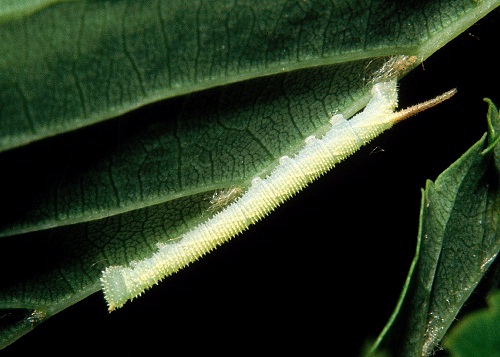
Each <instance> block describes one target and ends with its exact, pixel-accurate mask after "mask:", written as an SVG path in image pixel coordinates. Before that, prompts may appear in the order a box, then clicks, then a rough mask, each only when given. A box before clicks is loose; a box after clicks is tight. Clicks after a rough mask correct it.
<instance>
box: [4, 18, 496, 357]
mask: <svg viewBox="0 0 500 357" xmlns="http://www.w3.org/2000/svg"><path fill="white" fill-rule="evenodd" d="M499 34H500V12H499V11H494V12H493V13H491V14H490V15H488V16H487V17H485V18H484V19H483V20H481V21H479V22H478V23H477V24H475V25H473V26H472V27H471V28H470V29H468V30H466V31H465V32H464V33H463V34H462V35H461V36H459V37H457V38H456V39H455V40H453V41H452V42H451V43H449V44H447V45H446V46H445V47H443V48H442V49H441V50H439V51H438V52H437V53H435V54H434V55H433V56H432V57H431V58H429V59H428V60H426V61H425V62H424V64H423V65H422V66H420V67H419V68H416V69H415V70H413V71H412V72H411V73H410V74H409V75H407V76H406V77H405V78H403V79H402V80H401V81H400V108H403V107H407V106H409V105H412V104H415V103H418V102H420V101H423V100H426V99H429V98H431V97H434V96H435V95H438V94H440V93H442V92H444V91H446V90H448V89H451V88H454V87H456V88H457V89H458V94H457V95H456V96H454V97H453V98H452V99H450V100H449V101H447V102H444V103H443V104H441V105H439V106H438V107H435V108H432V109H430V110H428V111H427V112H424V113H422V114H419V115H418V116H416V117H414V118H411V119H409V120H408V121H406V122H403V123H401V124H399V125H398V126H396V127H394V128H393V129H391V130H390V131H389V132H387V133H386V134H384V135H383V136H381V137H379V138H378V139H377V140H376V141H374V142H373V143H371V144H369V145H368V146H367V147H365V148H364V149H363V150H361V151H359V152H358V153H357V154H356V155H355V156H354V157H351V158H350V159H348V160H347V161H346V162H344V163H342V164H340V165H337V167H336V168H335V169H334V170H332V171H331V172H330V173H329V174H327V175H326V176H324V177H322V178H321V179H320V180H318V181H317V182H315V183H314V184H312V185H311V186H310V187H308V188H307V189H306V190H304V191H303V192H302V193H300V194H299V195H298V196H296V197H295V198H293V199H292V200H290V201H289V202H287V203H286V204H284V205H283V206H282V207H280V208H279V209H277V210H276V211H275V212H274V214H272V215H271V216H269V217H268V218H266V219H265V220H264V221H262V222H260V223H259V224H257V225H256V226H254V227H252V228H251V229H250V230H249V231H248V232H246V233H245V234H242V235H240V236H238V237H236V238H234V239H233V240H232V241H231V242H229V243H226V244H225V245H224V246H222V247H220V248H219V249H217V250H216V251H214V252H213V253H211V254H209V255H207V256H206V257H205V258H203V259H202V260H200V261H198V262H196V263H194V264H192V265H191V266H190V267H188V268H186V269H184V270H183V271H181V272H179V273H177V274H176V275H174V276H172V277H169V278H167V279H166V280H164V281H163V283H161V284H160V285H159V286H157V287H155V288H153V289H151V290H149V291H148V292H147V293H146V294H145V295H144V296H143V297H141V298H139V299H137V300H135V301H133V302H131V303H128V304H126V305H125V307H124V308H122V309H119V310H117V311H116V312H113V313H112V314H108V312H107V309H106V305H105V302H104V298H103V296H102V293H101V292H99V293H96V294H94V295H92V296H90V297H89V298H87V299H85V300H83V301H82V302H80V303H78V304H75V305H73V306H71V307H70V308H68V309H66V310H64V311H62V312H61V313H59V314H57V315H56V316H54V317H52V318H50V319H49V320H48V321H46V322H44V323H43V324H42V325H40V326H39V327H37V328H36V329H35V330H34V331H32V332H31V333H29V334H28V335H26V336H24V337H22V338H21V340H19V341H18V342H16V343H14V344H13V345H11V346H9V347H7V348H5V349H4V350H2V351H1V352H2V353H1V355H2V356H3V355H5V356H8V355H20V354H39V353H42V352H43V353H46V354H47V355H49V356H50V355H63V354H76V353H79V354H82V355H83V354H89V355H91V354H103V355H104V354H107V355H109V354H113V355H118V354H126V355H132V354H135V353H141V354H144V355H152V353H157V354H158V353H159V354H161V355H177V354H186V353H195V352H197V353H203V354H209V353H213V354H220V353H224V354H232V355H241V354H244V353H254V354H257V355H261V354H264V353H266V354H270V353H273V352H275V353H280V354H288V353H292V352H294V353H300V352H307V354H308V355H315V354H319V351H324V352H323V353H327V354H330V355H337V354H340V353H341V352H342V355H352V356H357V355H358V353H359V350H360V348H361V346H362V345H363V343H364V342H365V341H366V340H367V339H369V338H372V339H373V338H375V337H376V336H377V335H378V333H379V332H380V331H381V330H382V328H383V327H384V325H385V323H386V322H387V319H388V318H389V316H390V314H391V313H392V311H393V309H394V307H395V304H396V302H397V300H398V298H399V294H400V292H401V288H402V286H403V283H404V281H405V279H406V276H407V273H408V269H409V267H410V264H411V260H412V258H413V255H414V252H415V246H416V240H417V231H418V219H419V210H420V199H421V189H422V188H423V187H424V186H425V182H426V179H430V180H435V179H436V178H437V176H438V175H439V174H440V173H441V172H442V171H443V170H444V169H446V168H447V167H448V166H449V165H450V164H451V163H452V162H454V161H455V160H456V159H458V158H459V157H460V156H461V155H462V154H463V153H464V152H465V151H466V150H467V149H468V148H469V147H470V146H471V145H472V144H474V143H475V142H476V141H477V140H479V139H480V137H481V136H482V135H483V133H484V132H485V131H486V110H487V104H486V103H485V102H484V101H483V98H484V97H489V98H490V99H492V100H493V102H494V103H496V104H497V105H498V106H500V90H499V76H498V64H499V59H498V54H497V52H495V51H498V35H499ZM481 302H482V297H481V296H480V295H478V294H473V296H472V300H471V302H470V303H468V306H473V304H474V303H477V304H481Z"/></svg>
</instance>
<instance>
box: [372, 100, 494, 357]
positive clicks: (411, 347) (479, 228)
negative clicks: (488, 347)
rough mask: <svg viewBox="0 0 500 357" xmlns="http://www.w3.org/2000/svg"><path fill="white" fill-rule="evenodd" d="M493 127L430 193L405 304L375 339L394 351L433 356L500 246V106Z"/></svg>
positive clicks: (491, 109)
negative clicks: (499, 112) (499, 141)
mask: <svg viewBox="0 0 500 357" xmlns="http://www.w3.org/2000/svg"><path fill="white" fill-rule="evenodd" d="M486 101H487V102H488V103H489V110H488V134H485V135H484V136H483V137H482V138H481V139H480V140H479V141H478V142H477V143H476V144H474V145H473V146H472V147H471V148H470V149H469V150H468V151H467V152H466V153H465V154H464V155H463V156H462V157H461V158H460V159H458V160H457V161H456V162H455V163H453V164H452V165H451V166H450V167H449V168H448V169H447V170H445V171H444V172H443V173H442V174H441V175H439V177H438V178H437V180H436V181H435V182H432V181H430V180H428V181H427V185H426V188H425V191H423V195H422V205H421V214H420V227H419V236H418V247H417V253H416V256H415V258H414V261H413V263H412V266H411V269H410V273H409V276H408V280H407V282H406V284H405V287H404V289H403V293H402V295H401V298H400V301H399V302H398V306H397V308H396V310H395V312H394V314H393V316H392V317H391V319H390V321H389V323H388V324H387V326H386V328H385V329H384V331H383V333H382V335H381V336H380V337H379V340H378V341H377V342H376V343H375V345H374V349H373V350H374V351H375V350H377V349H381V350H383V351H390V352H391V355H393V356H428V355H431V354H432V353H433V350H434V349H435V348H436V347H437V346H438V345H439V343H440V341H441V340H442V339H443V337H444V335H445V334H446V332H447V331H448V329H449V327H450V325H451V324H452V323H453V321H454V320H455V318H456V316H457V314H458V312H459V311H460V309H461V308H462V306H463V304H464V303H465V302H466V300H467V299H468V298H469V297H470V295H471V293H472V292H473V290H474V288H475V287H476V285H477V284H478V283H479V282H480V281H481V279H482V278H483V276H484V274H485V273H486V271H487V270H488V268H489V267H490V265H491V264H492V262H493V261H494V260H495V258H496V256H497V255H498V253H499V251H500V225H499V221H500V209H499V207H500V194H499V189H500V175H499V173H500V166H498V157H499V154H500V147H499V146H496V147H495V148H494V150H493V148H492V147H490V148H489V149H487V150H485V148H487V147H488V144H489V143H497V142H498V135H499V134H498V131H497V130H498V127H499V126H500V121H499V117H498V110H497V109H496V107H495V106H494V105H493V103H492V102H491V101H490V100H486Z"/></svg>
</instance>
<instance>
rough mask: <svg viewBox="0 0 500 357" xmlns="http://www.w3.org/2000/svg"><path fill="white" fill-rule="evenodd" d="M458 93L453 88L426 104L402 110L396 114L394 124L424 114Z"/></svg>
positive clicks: (427, 101)
mask: <svg viewBox="0 0 500 357" xmlns="http://www.w3.org/2000/svg"><path fill="white" fill-rule="evenodd" d="M456 93H457V89H456V88H453V89H450V90H449V91H447V92H444V93H443V94H440V95H438V96H437V97H434V98H432V99H429V100H426V101H425V102H422V103H418V104H415V105H412V106H411V107H409V108H406V109H403V110H400V111H399V112H396V113H395V117H394V122H395V123H397V122H399V121H401V120H404V119H406V118H409V117H412V116H414V115H416V114H418V113H420V112H423V111H424V110H426V109H429V108H432V107H433V106H435V105H438V104H439V103H442V102H444V101H445V100H447V99H450V98H451V97H453V96H454V95H455V94H456Z"/></svg>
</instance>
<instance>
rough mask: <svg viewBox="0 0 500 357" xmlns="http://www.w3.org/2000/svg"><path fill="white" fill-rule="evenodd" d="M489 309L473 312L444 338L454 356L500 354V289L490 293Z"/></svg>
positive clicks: (492, 355) (491, 355) (492, 356)
mask: <svg viewBox="0 0 500 357" xmlns="http://www.w3.org/2000/svg"><path fill="white" fill-rule="evenodd" d="M487 298H488V305H489V307H488V309H481V310H479V311H475V312H472V313H470V314H468V315H466V316H464V318H463V319H462V320H460V321H459V322H458V324H457V325H456V326H455V327H454V328H452V329H451V331H450V333H449V334H448V335H447V336H446V338H445V340H444V344H443V345H444V347H445V349H446V350H447V351H448V352H450V356H452V357H461V356H464V357H465V356H467V357H473V356H478V357H479V356H481V357H495V356H498V355H499V354H500V334H499V333H498V328H499V326H500V291H496V292H493V293H491V294H489V295H488V297H487Z"/></svg>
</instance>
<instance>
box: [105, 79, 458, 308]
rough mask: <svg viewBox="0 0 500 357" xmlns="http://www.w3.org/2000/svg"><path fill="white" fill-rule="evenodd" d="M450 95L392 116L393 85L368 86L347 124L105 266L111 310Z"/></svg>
mask: <svg viewBox="0 0 500 357" xmlns="http://www.w3.org/2000/svg"><path fill="white" fill-rule="evenodd" d="M455 93H456V89H452V90H450V91H448V92H445V93H443V94H442V95H440V96H437V97H436V98H433V99H431V100H428V101H426V102H423V103H420V104H417V105H415V106H413V107H410V108H407V109H404V110H401V111H398V112H395V109H396V107H397V102H398V98H397V97H398V95H397V81H396V79H391V80H388V81H385V82H379V83H376V84H374V85H373V87H372V89H371V95H372V97H371V99H370V100H369V102H368V104H367V105H366V107H365V108H364V110H363V111H362V112H360V113H358V114H356V115H355V116H353V117H352V118H351V119H350V120H346V119H345V118H344V117H343V116H342V114H336V115H333V116H332V117H331V119H330V124H331V127H330V129H329V130H328V131H327V132H326V134H324V135H323V136H322V137H321V138H317V137H315V136H310V137H308V138H307V139H306V140H305V143H304V146H303V148H302V149H301V150H299V151H298V153H297V154H296V155H295V156H293V157H289V156H283V157H281V158H280V160H279V164H278V165H277V166H276V168H275V169H274V170H273V171H271V173H270V174H269V175H268V176H267V177H264V178H261V177H255V178H254V179H253V180H252V183H251V185H250V187H249V188H248V189H247V190H246V191H245V192H244V193H242V194H241V196H239V197H238V198H237V199H236V200H234V201H232V202H230V203H229V204H227V205H226V206H225V207H224V208H223V209H222V210H220V211H218V212H217V213H215V214H214V215H213V216H212V217H211V218H209V219H207V220H206V221H205V222H203V223H200V224H199V225H197V226H196V227H194V228H193V229H192V230H190V231H188V232H187V233H185V234H184V235H183V236H182V237H181V238H180V239H179V240H177V241H176V242H174V243H163V244H158V250H157V251H156V252H155V253H154V254H153V255H152V256H151V257H149V258H146V259H143V260H140V261H134V262H132V263H131V264H130V266H109V267H107V268H106V269H105V270H104V271H103V272H102V276H101V283H102V289H103V292H104V296H105V299H106V302H107V305H108V310H109V311H110V312H111V311H113V310H115V309H117V308H120V307H122V306H123V305H124V304H125V303H126V302H127V301H129V300H133V299H134V298H136V297H138V296H140V295H141V294H142V293H143V292H144V291H145V290H146V289H149V288H151V287H152V286H153V285H155V284H158V283H159V282H160V281H161V280H162V279H164V278H165V277H167V276H170V275H172V274H174V273H175V272H177V271H178V270H180V269H182V268H184V267H185V266H187V265H188V264H189V263H191V262H193V261H195V260H197V259H199V258H200V257H202V256H203V255H205V254H206V253H208V252H210V251H211V250H213V249H215V248H216V247H218V246H219V245H221V244H223V243H224V242H227V241H228V240H230V239H231V238H233V237H234V236H236V235H237V234H239V233H241V232H242V231H244V230H245V229H247V228H248V227H249V226H250V225H252V224H255V223H256V222H258V221H259V220H261V219H262V218H263V217H265V216H266V215H267V214H269V213H270V212H271V211H272V210H274V209H275V208H276V207H278V206H279V205H281V204H282V203H283V202H285V201H286V200H287V199H289V198H291V197H292V196H293V195H294V194H296V193H298V192H299V191H301V190H302V189H303V188H305V187H306V186H307V185H308V184H310V183H311V182H312V181H314V180H315V179H317V178H318V177H319V176H321V175H323V174H325V173H326V172H328V171H329V170H330V169H332V168H333V167H334V165H335V164H337V163H339V162H341V161H342V160H344V159H345V158H347V157H348V156H349V155H352V154H353V153H354V152H356V151H357V150H358V149H360V148H361V147H362V146H363V145H365V144H367V143H368V142H370V141H371V140H372V139H374V138H375V137H377V136H378V135H380V134H381V133H382V132H384V131H386V130H387V129H389V128H390V127H392V126H393V125H394V124H395V123H397V122H399V121H401V120H403V119H405V118H407V117H410V116H412V115H415V114H417V113H418V112H420V111H423V110H425V109H427V108H430V107H432V106H434V105H436V104H438V103H441V102H442V101H444V100H446V99H448V98H450V97H451V96H453V95H454V94H455Z"/></svg>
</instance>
